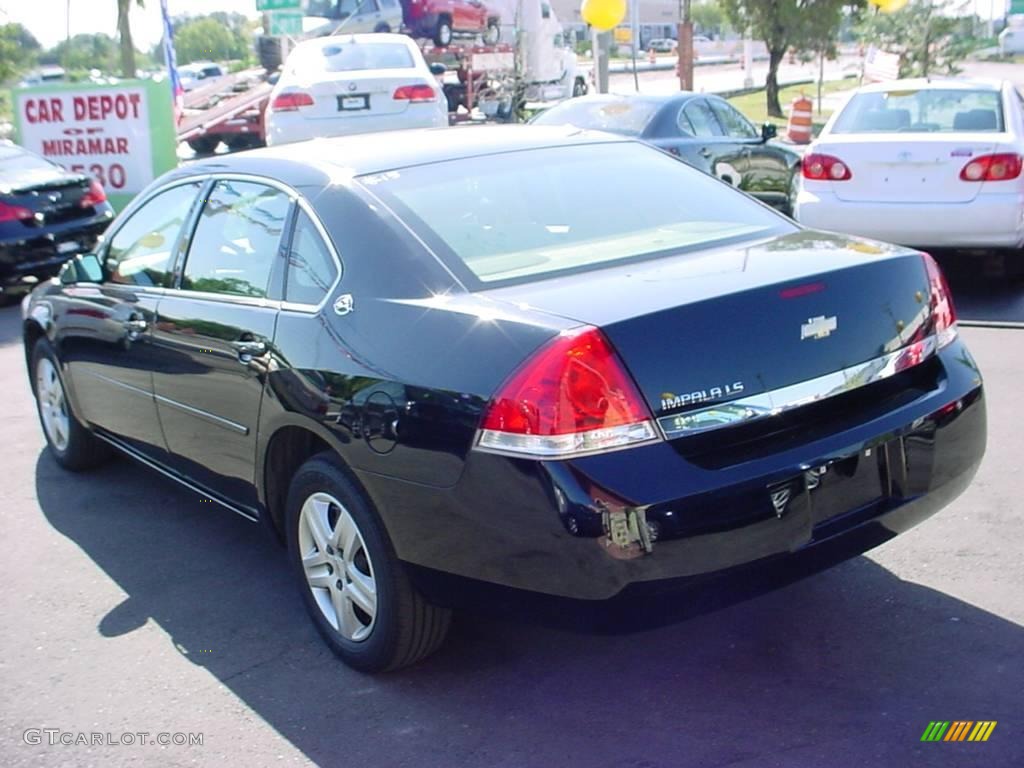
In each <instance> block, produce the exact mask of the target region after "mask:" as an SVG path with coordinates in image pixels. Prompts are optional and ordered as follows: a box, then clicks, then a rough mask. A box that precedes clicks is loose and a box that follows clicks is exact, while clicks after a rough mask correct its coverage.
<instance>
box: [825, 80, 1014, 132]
mask: <svg viewBox="0 0 1024 768" xmlns="http://www.w3.org/2000/svg"><path fill="white" fill-rule="evenodd" d="M1003 130H1004V127H1003V108H1002V102H1001V100H1000V96H999V92H998V91H968V90H963V89H959V88H957V89H948V90H943V89H941V88H926V89H921V90H909V91H896V90H894V91H884V92H878V93H860V94H857V95H856V96H854V97H853V98H851V99H850V101H849V102H847V104H846V106H845V107H844V108H843V111H842V113H841V114H840V115H839V117H838V118H837V119H836V122H835V125H833V126H832V133H886V132H894V131H898V132H901V133H965V132H971V133H975V132H978V131H989V132H1001V131H1003Z"/></svg>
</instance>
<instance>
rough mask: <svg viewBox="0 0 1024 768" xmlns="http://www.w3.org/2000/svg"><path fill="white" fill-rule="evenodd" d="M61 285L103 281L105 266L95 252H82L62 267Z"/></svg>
mask: <svg viewBox="0 0 1024 768" xmlns="http://www.w3.org/2000/svg"><path fill="white" fill-rule="evenodd" d="M60 282H61V285H74V284H76V283H102V282H103V266H102V265H101V264H100V260H99V257H98V256H96V254H95V253H81V254H79V255H78V256H75V257H74V258H73V259H71V260H70V261H68V262H67V263H66V264H65V265H64V266H63V267H61V269H60Z"/></svg>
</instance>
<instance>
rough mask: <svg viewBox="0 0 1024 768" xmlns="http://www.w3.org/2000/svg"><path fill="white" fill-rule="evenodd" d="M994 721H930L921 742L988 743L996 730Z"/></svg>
mask: <svg viewBox="0 0 1024 768" xmlns="http://www.w3.org/2000/svg"><path fill="white" fill-rule="evenodd" d="M996 722H997V721H995V720H977V721H975V720H953V721H952V722H950V721H949V720H932V721H931V722H930V723H928V727H927V728H925V729H924V733H922V734H921V741H988V737H989V736H991V735H992V731H994V730H995V729H996Z"/></svg>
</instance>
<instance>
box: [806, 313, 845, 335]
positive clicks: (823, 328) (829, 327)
mask: <svg viewBox="0 0 1024 768" xmlns="http://www.w3.org/2000/svg"><path fill="white" fill-rule="evenodd" d="M836 325H837V323H836V317H835V315H833V316H832V317H825V316H824V315H818V316H817V317H809V318H807V322H806V323H804V324H803V325H801V326H800V340H801V341H803V340H804V339H824V338H825V337H826V336H828V335H829V334H830V333H832V331H834V330H835V329H836Z"/></svg>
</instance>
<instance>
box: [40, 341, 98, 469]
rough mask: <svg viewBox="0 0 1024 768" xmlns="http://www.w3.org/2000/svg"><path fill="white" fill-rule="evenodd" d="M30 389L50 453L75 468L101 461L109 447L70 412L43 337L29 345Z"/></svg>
mask: <svg viewBox="0 0 1024 768" xmlns="http://www.w3.org/2000/svg"><path fill="white" fill-rule="evenodd" d="M32 388H33V390H34V393H35V396H36V410H37V411H38V412H39V422H40V423H41V424H42V426H43V436H44V437H45V438H46V444H47V446H49V448H50V453H51V454H52V455H53V458H54V459H56V460H57V463H58V464H60V465H61V466H62V467H64V468H65V469H70V470H73V471H76V472H77V471H79V470H83V469H90V468H91V467H95V466H97V465H99V464H102V463H103V462H104V461H106V460H107V459H108V458H109V457H110V453H111V451H110V448H109V447H108V446H107V444H106V443H104V442H102V441H101V440H99V439H98V438H97V437H96V436H95V435H93V434H92V432H90V431H89V430H88V428H87V427H86V426H85V425H84V424H82V423H81V422H80V421H79V420H78V419H77V418H75V414H74V413H73V412H72V411H71V405H70V404H69V403H68V398H67V392H66V390H65V389H64V380H63V379H62V378H61V376H60V365H59V363H58V362H57V357H56V355H54V354H53V348H52V347H51V346H50V342H48V341H47V340H46V339H45V338H42V339H39V341H37V342H36V344H35V346H34V347H33V348H32Z"/></svg>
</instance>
